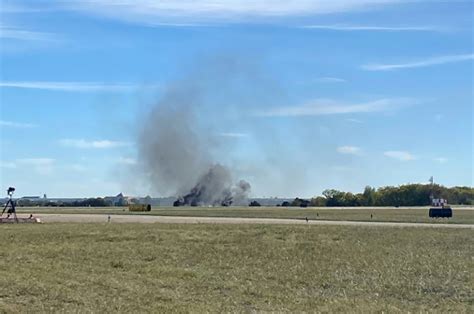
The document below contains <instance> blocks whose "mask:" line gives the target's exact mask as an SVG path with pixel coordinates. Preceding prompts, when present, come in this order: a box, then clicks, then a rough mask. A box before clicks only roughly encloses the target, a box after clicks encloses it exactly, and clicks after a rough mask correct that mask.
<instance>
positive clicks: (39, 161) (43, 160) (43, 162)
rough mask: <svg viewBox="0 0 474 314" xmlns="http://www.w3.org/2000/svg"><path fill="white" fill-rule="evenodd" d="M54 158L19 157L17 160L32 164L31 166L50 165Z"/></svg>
mask: <svg viewBox="0 0 474 314" xmlns="http://www.w3.org/2000/svg"><path fill="white" fill-rule="evenodd" d="M55 161H56V160H55V159H53V158H19V159H17V162H19V163H23V164H27V165H33V166H46V165H52V164H53V163H54V162H55Z"/></svg>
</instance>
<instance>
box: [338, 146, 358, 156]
mask: <svg viewBox="0 0 474 314" xmlns="http://www.w3.org/2000/svg"><path fill="white" fill-rule="evenodd" d="M337 151H338V152H339V153H341V154H349V155H360V154H361V152H362V150H361V149H360V147H357V146H339V147H338V148H337Z"/></svg>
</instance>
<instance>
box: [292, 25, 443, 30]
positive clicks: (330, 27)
mask: <svg viewBox="0 0 474 314" xmlns="http://www.w3.org/2000/svg"><path fill="white" fill-rule="evenodd" d="M301 28H306V29H322V30H332V31H348V32H354V31H379V32H437V31H442V29H440V28H437V27H433V26H382V25H339V24H332V25H305V26H302V27H301Z"/></svg>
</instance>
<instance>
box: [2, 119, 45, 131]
mask: <svg viewBox="0 0 474 314" xmlns="http://www.w3.org/2000/svg"><path fill="white" fill-rule="evenodd" d="M0 126H2V127H7V128H21V129H29V128H34V127H36V126H37V125H36V124H31V123H20V122H13V121H5V120H0Z"/></svg>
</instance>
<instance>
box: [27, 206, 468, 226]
mask: <svg viewBox="0 0 474 314" xmlns="http://www.w3.org/2000/svg"><path fill="white" fill-rule="evenodd" d="M18 212H20V213H71V214H72V213H76V214H77V213H88V214H89V213H90V214H94V213H95V214H132V215H157V216H197V217H243V218H294V219H304V218H305V217H308V218H309V219H320V220H352V221H387V222H428V223H465V224H474V210H472V209H466V208H454V212H453V218H450V219H432V218H429V217H428V208H427V207H412V208H393V207H391V208H387V207H385V208H384V207H381V208H370V207H359V208H327V207H325V208H286V207H257V208H255V207H254V208H252V207H213V208H203V207H179V208H176V207H154V208H153V209H152V210H151V212H143V213H136V212H134V213H130V212H129V211H128V209H127V208H126V207H102V208H100V207H98V208H87V207H59V208H58V207H24V208H18ZM370 215H372V218H371V216H370Z"/></svg>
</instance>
